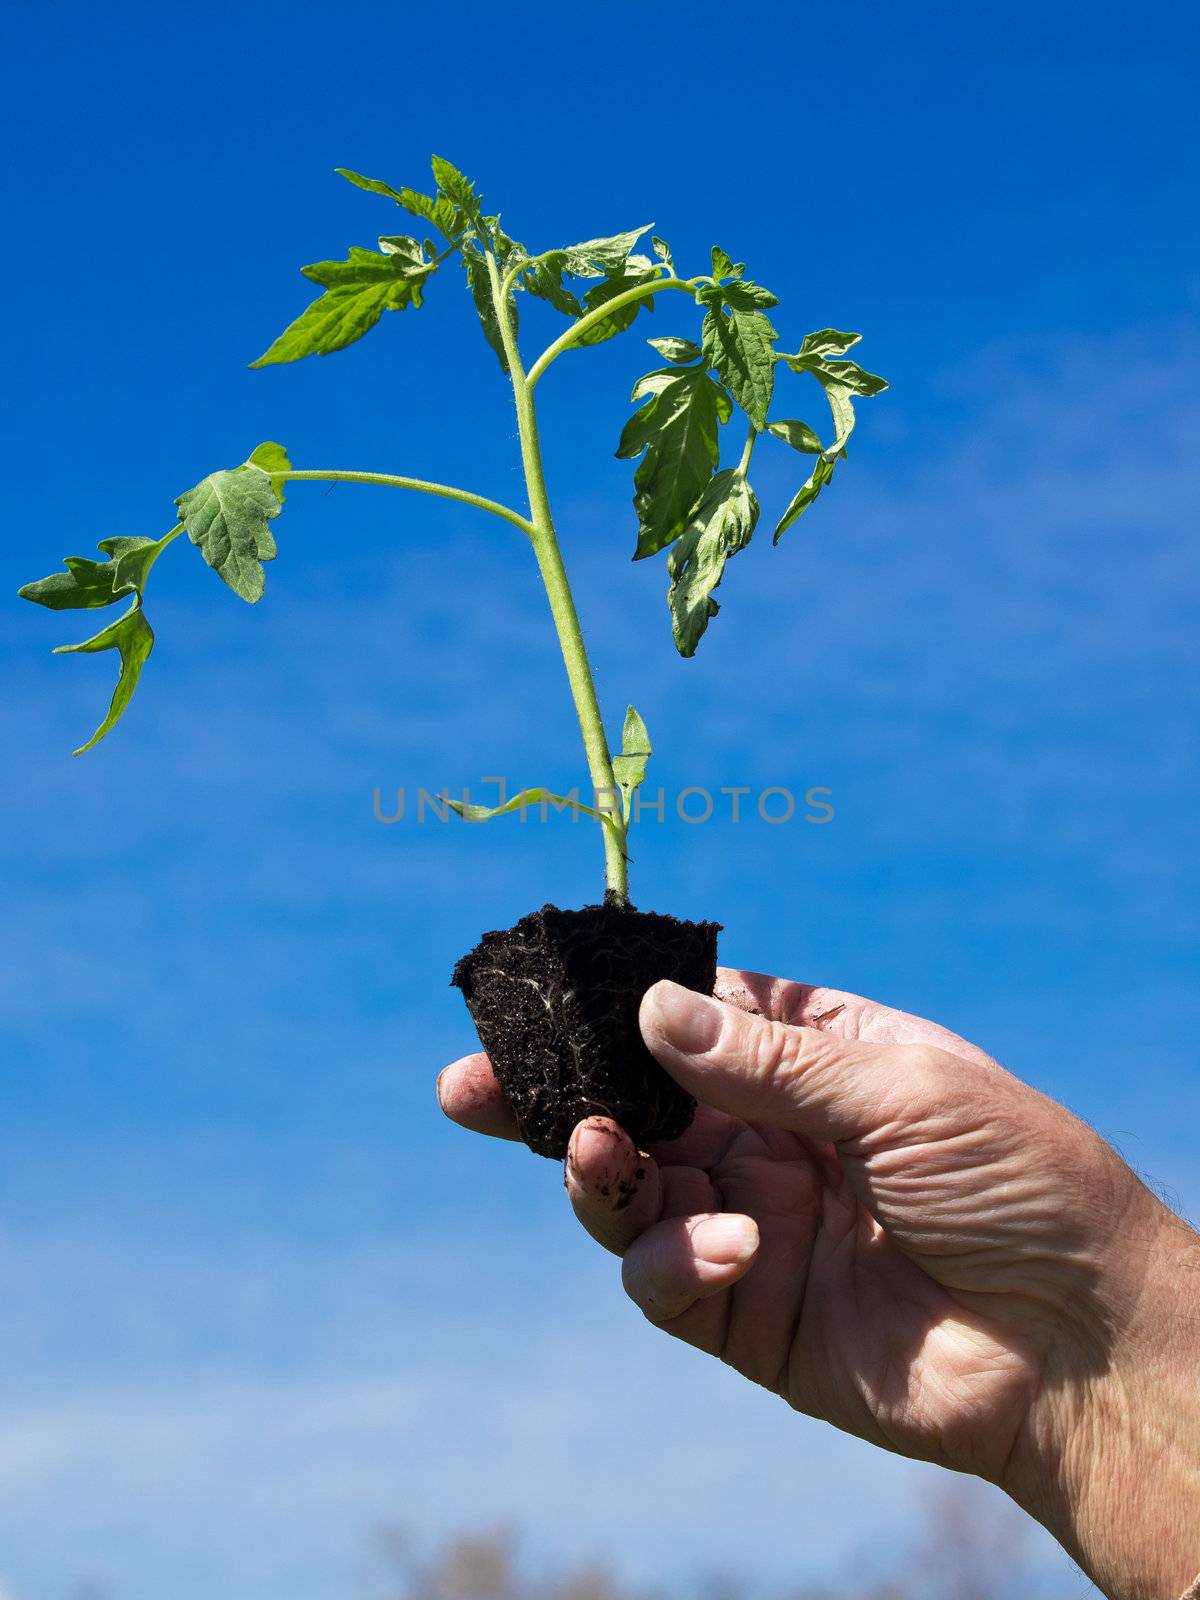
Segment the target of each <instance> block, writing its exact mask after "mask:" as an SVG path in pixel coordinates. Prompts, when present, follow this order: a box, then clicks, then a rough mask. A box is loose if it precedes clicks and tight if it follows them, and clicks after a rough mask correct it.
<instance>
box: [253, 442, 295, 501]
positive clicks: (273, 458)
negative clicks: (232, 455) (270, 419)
mask: <svg viewBox="0 0 1200 1600" xmlns="http://www.w3.org/2000/svg"><path fill="white" fill-rule="evenodd" d="M246 465H247V466H248V467H261V468H262V470H263V471H264V472H265V473H266V474H267V475H268V477H269V478H270V479H271V487H272V489H274V491H275V494H276V496H277V498H278V500H279V504H280V505H282V504H283V498H284V497H283V486H284V484H285V482H286V481H287V479H286V477H285V476H281V475H282V474H286V473H289V472H290V471H291V470H292V463H291V462H290V461H289V460H288V453H287V451H286V450H285V449H284V448H283V446H282V445H281V444H276V443H275V442H274V440H273V439H266V440H264V441H263V443H262V444H260V445H256V446H255V448H254V449H253V450H252V451H251V452H250V454H249V456H248V457H247V459H246Z"/></svg>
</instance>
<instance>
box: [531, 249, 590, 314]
mask: <svg viewBox="0 0 1200 1600" xmlns="http://www.w3.org/2000/svg"><path fill="white" fill-rule="evenodd" d="M565 270H566V256H565V254H564V253H563V252H562V251H561V250H556V251H551V253H550V254H549V255H548V256H544V257H542V259H541V260H538V261H534V262H532V263H531V264H530V266H529V269H528V271H526V272H524V273H522V275H521V277H522V281H523V283H524V285H525V287H526V289H528V291H529V293H530V294H534V295H537V297H538V299H539V300H545V301H548V302H549V304H550V305H552V306H553V307H554V309H555V310H556V311H561V312H562V313H563V315H564V316H567V317H581V316H582V315H583V307H582V306H581V305H580V304H579V301H578V299H577V298H576V296H575V295H573V294H572V293H571V291H570V290H569V289H568V288H567V287H566V285H565V284H564V283H563V281H562V280H563V272H564V271H565Z"/></svg>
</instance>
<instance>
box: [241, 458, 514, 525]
mask: <svg viewBox="0 0 1200 1600" xmlns="http://www.w3.org/2000/svg"><path fill="white" fill-rule="evenodd" d="M271 476H272V477H273V478H285V479H287V481H288V482H289V483H292V482H296V483H300V482H305V481H312V482H322V483H323V482H330V483H382V484H385V485H387V486H389V487H390V488H394V489H415V490H417V491H418V493H420V494H434V495H440V496H441V498H442V499H443V500H461V501H462V503H463V505H468V506H475V507H476V509H477V510H479V511H490V512H491V513H492V515H493V516H495V517H503V518H504V520H505V522H511V523H512V524H513V526H514V527H516V528H520V530H521V532H522V533H523V534H526V535H527V536H528V537H529V538H530V539H532V538H533V533H534V528H533V523H532V522H530V520H529V518H528V517H523V516H522V515H521V513H520V512H519V511H513V510H511V508H510V507H508V506H502V505H501V504H500V503H499V501H497V500H489V499H487V497H486V496H484V495H481V494H472V493H471V491H470V490H469V489H456V488H454V487H453V485H451V484H447V483H427V482H426V481H425V479H424V478H401V477H397V476H396V475H395V474H394V473H391V472H341V471H334V470H332V469H330V470H328V471H326V470H324V469H322V470H319V471H318V470H313V471H288V472H273V473H272V474H271Z"/></svg>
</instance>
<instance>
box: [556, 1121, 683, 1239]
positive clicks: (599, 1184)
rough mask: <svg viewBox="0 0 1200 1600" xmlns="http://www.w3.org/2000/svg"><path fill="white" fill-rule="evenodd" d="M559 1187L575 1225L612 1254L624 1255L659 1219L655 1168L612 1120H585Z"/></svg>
mask: <svg viewBox="0 0 1200 1600" xmlns="http://www.w3.org/2000/svg"><path fill="white" fill-rule="evenodd" d="M563 1182H564V1183H565V1185H566V1190H567V1196H568V1198H569V1199H570V1202H571V1206H572V1208H573V1209H574V1212H575V1215H576V1216H577V1217H578V1218H579V1221H580V1222H581V1223H582V1224H583V1226H584V1227H585V1228H586V1229H587V1231H588V1232H589V1233H590V1234H591V1236H592V1238H593V1239H595V1240H597V1241H598V1242H599V1243H600V1244H602V1245H603V1246H604V1248H605V1249H606V1250H611V1251H612V1252H613V1254H614V1255H618V1256H620V1255H624V1253H625V1251H626V1250H627V1249H628V1248H629V1246H630V1244H632V1242H633V1241H634V1240H635V1239H636V1238H637V1236H638V1235H639V1234H640V1233H641V1232H643V1230H644V1229H646V1228H647V1227H649V1226H650V1225H651V1223H654V1222H657V1221H658V1219H659V1217H660V1216H661V1215H662V1179H661V1175H660V1173H659V1170H658V1164H657V1163H656V1162H654V1161H652V1160H651V1159H650V1157H649V1156H647V1155H643V1154H642V1153H641V1152H639V1150H638V1149H637V1146H636V1145H635V1144H634V1143H633V1141H632V1140H631V1139H630V1137H629V1135H628V1134H627V1133H626V1132H625V1130H624V1129H623V1128H621V1127H619V1126H618V1125H617V1123H615V1122H614V1121H613V1120H612V1118H611V1117H588V1118H587V1119H586V1120H585V1121H583V1122H581V1123H580V1124H579V1125H578V1127H576V1129H575V1131H574V1133H572V1135H571V1142H570V1144H569V1145H568V1147H567V1163H566V1169H565V1172H564V1176H563Z"/></svg>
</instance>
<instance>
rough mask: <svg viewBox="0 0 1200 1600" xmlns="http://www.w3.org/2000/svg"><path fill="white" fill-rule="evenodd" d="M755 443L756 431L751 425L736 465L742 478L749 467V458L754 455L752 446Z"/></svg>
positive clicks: (756, 438) (756, 439)
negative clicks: (740, 457)
mask: <svg viewBox="0 0 1200 1600" xmlns="http://www.w3.org/2000/svg"><path fill="white" fill-rule="evenodd" d="M757 441H758V429H757V428H756V427H755V426H754V424H753V423H751V424H750V430H749V432H748V433H747V434H746V443H745V445H744V446H743V447H742V459H741V460H740V461H739V462H738V464H737V470H738V472H739V474H740V475H741V476H742V477H743V478H744V477H745V476H746V470H747V468H748V467H749V465H750V457H751V456H752V455H753V454H754V446H755V444H756V443H757Z"/></svg>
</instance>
